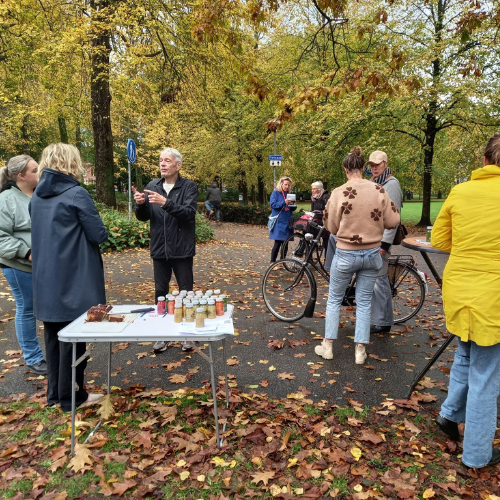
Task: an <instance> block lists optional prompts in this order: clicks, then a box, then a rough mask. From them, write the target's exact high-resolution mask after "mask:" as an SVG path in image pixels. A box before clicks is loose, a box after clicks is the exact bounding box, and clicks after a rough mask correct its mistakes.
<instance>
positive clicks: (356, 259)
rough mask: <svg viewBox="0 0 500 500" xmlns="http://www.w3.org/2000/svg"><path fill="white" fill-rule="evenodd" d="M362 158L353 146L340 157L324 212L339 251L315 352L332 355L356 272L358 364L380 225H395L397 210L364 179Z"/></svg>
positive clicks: (374, 275)
mask: <svg viewBox="0 0 500 500" xmlns="http://www.w3.org/2000/svg"><path fill="white" fill-rule="evenodd" d="M364 165H365V161H364V158H363V154H362V152H361V148H360V147H359V146H356V147H355V148H354V149H353V150H352V151H351V152H350V153H349V154H348V155H347V156H346V157H345V158H344V160H343V162H342V166H343V168H344V171H345V174H346V176H347V182H346V183H345V184H344V185H342V186H340V187H338V188H336V189H334V191H333V192H332V195H331V197H330V199H329V200H328V204H327V206H326V211H325V217H324V219H325V226H326V228H327V229H328V230H329V231H330V232H331V233H332V234H334V235H336V236H337V250H336V252H335V256H334V257H333V261H332V265H331V270H330V288H329V292H328V301H327V304H326V321H325V339H324V340H323V342H322V343H321V345H319V346H316V347H315V349H314V352H315V353H316V354H318V355H319V356H321V357H323V358H324V359H333V339H336V338H337V335H338V329H339V319H340V307H341V305H342V299H343V298H344V293H345V290H346V288H347V286H348V285H349V283H350V281H351V279H352V276H353V274H354V273H356V329H355V335H354V342H355V343H356V348H355V361H356V364H358V365H362V364H363V363H364V362H365V360H366V357H367V354H366V349H365V345H366V344H368V343H369V342H370V311H371V298H372V293H373V287H374V285H375V280H376V278H377V274H378V271H379V270H380V268H381V267H382V258H381V257H380V242H381V240H382V235H383V233H384V229H390V228H394V227H396V226H397V225H398V224H399V221H400V216H399V210H398V209H397V208H396V206H395V205H394V203H393V202H391V200H390V198H389V196H388V195H387V192H386V191H385V189H384V188H383V187H382V186H380V185H379V184H374V183H373V182H370V181H368V180H365V179H363V168H364Z"/></svg>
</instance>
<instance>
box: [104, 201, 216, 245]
mask: <svg viewBox="0 0 500 500" xmlns="http://www.w3.org/2000/svg"><path fill="white" fill-rule="evenodd" d="M96 206H97V210H98V211H99V215H100V216H101V219H102V221H103V223H104V225H105V226H106V229H107V231H108V233H109V238H108V239H107V240H106V241H105V242H104V243H102V244H101V250H102V251H103V252H105V251H112V250H117V251H121V250H125V249H126V248H147V247H149V243H150V238H149V222H142V221H140V220H137V219H136V217H135V215H134V214H132V218H131V219H130V220H129V218H128V213H125V212H119V211H117V210H113V209H110V208H106V207H105V206H104V205H103V204H102V203H96ZM213 238H214V231H213V229H212V228H211V227H210V224H209V222H208V221H207V220H206V219H205V217H203V216H202V215H200V214H196V242H197V243H203V242H205V241H209V240H213Z"/></svg>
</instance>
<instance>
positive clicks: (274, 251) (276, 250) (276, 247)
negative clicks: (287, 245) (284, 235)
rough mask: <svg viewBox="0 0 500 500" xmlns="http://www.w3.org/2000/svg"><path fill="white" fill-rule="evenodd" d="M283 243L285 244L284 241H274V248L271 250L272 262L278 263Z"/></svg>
mask: <svg viewBox="0 0 500 500" xmlns="http://www.w3.org/2000/svg"><path fill="white" fill-rule="evenodd" d="M283 243H284V240H274V245H273V248H272V250H271V262H276V259H277V258H278V254H279V251H280V248H281V245H283Z"/></svg>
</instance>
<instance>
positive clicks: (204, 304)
mask: <svg viewBox="0 0 500 500" xmlns="http://www.w3.org/2000/svg"><path fill="white" fill-rule="evenodd" d="M200 307H203V310H204V311H205V318H207V317H208V301H207V299H201V300H200Z"/></svg>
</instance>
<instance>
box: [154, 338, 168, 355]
mask: <svg viewBox="0 0 500 500" xmlns="http://www.w3.org/2000/svg"><path fill="white" fill-rule="evenodd" d="M169 347H170V342H165V341H164V340H157V341H156V342H155V343H154V346H153V352H155V353H158V352H163V351H166V350H167V349H168V348H169Z"/></svg>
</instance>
